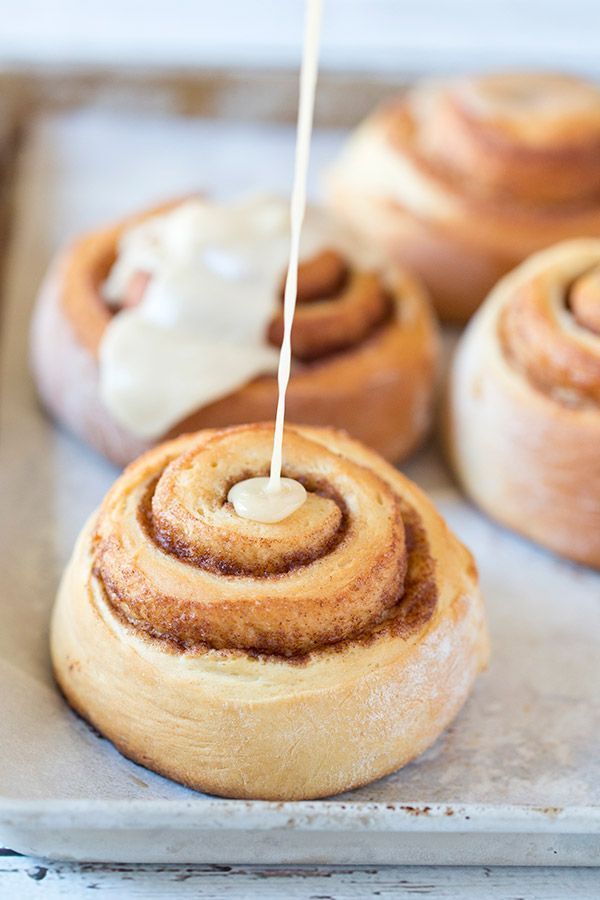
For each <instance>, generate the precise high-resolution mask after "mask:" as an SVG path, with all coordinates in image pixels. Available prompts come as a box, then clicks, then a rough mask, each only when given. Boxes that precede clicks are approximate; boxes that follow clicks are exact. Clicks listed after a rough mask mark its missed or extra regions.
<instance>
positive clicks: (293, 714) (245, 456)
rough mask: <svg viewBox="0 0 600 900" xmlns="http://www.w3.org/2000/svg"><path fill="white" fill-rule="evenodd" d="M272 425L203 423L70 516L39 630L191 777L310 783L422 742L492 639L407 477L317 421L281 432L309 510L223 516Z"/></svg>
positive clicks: (389, 759) (447, 716)
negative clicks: (94, 504) (273, 519)
mask: <svg viewBox="0 0 600 900" xmlns="http://www.w3.org/2000/svg"><path fill="white" fill-rule="evenodd" d="M272 439H273V429H272V426H270V425H260V424H258V425H250V426H241V427H237V428H229V429H225V430H220V431H219V430H214V431H203V432H199V433H197V434H192V435H186V436H183V437H179V438H177V439H175V440H173V441H171V442H167V443H165V444H163V445H161V446H159V447H156V448H154V449H153V450H150V451H149V452H148V453H146V454H145V455H144V456H142V457H141V458H140V459H139V460H137V461H136V462H135V463H133V464H132V465H130V466H129V467H128V468H127V469H126V470H125V472H124V473H123V474H122V475H121V477H120V478H119V479H118V480H117V482H116V483H115V485H114V487H113V488H112V490H111V491H110V492H109V494H108V495H107V497H106V499H105V501H104V503H103V504H102V506H101V508H100V510H99V512H96V513H95V514H94V515H93V516H92V517H91V519H90V520H89V522H88V524H87V525H86V527H85V528H84V530H83V532H82V534H81V536H80V538H79V541H78V543H77V546H76V549H75V551H74V554H73V557H72V559H71V562H70V563H69V566H68V569H67V570H66V572H65V575H64V578H63V581H62V585H61V587H60V591H59V595H58V599H57V602H56V606H55V609H54V614H53V619H52V629H51V632H52V633H51V641H52V658H53V664H54V669H55V672H56V677H57V679H58V682H59V684H60V686H61V688H62V690H63V692H64V694H65V696H66V698H67V700H68V701H69V703H70V704H71V706H72V707H73V708H74V709H75V710H77V711H78V712H79V713H80V714H81V715H83V716H84V717H85V718H86V719H88V720H89V721H90V722H92V723H93V724H94V725H95V727H96V728H98V729H99V730H100V731H101V732H102V733H103V734H104V735H106V736H107V737H108V738H109V739H110V740H112V741H113V742H114V744H115V745H116V746H117V747H118V748H119V750H121V752H122V753H124V754H125V755H126V756H128V757H130V758H131V759H133V760H136V761H137V762H138V763H141V764H142V765H145V766H147V767H148V768H150V769H153V770H155V771H157V772H160V773H162V774H164V775H166V776H168V777H170V778H173V779H175V780H177V781H180V782H183V783H184V784H187V785H189V786H191V787H193V788H196V789H199V790H204V791H209V792H211V793H216V794H221V795H225V796H232V797H253V798H263V799H281V800H286V799H302V798H311V797H319V796H325V795H329V794H335V793H337V792H339V791H343V790H346V789H349V788H353V787H356V786H358V785H361V784H365V783H367V782H369V781H371V780H373V779H376V778H379V777H381V776H383V775H385V774H387V773H389V772H391V771H393V770H395V769H397V768H398V767H399V766H402V765H404V764H405V763H406V762H408V761H409V760H410V759H412V758H413V757H415V756H416V755H418V754H419V753H421V752H422V751H423V750H424V749H425V748H426V747H427V746H428V745H429V744H431V743H432V742H433V741H434V740H435V738H436V737H437V736H438V735H439V734H440V732H441V731H442V730H443V729H444V728H445V727H446V726H447V725H448V723H449V722H450V721H451V720H452V719H453V718H454V716H455V715H456V714H457V712H458V710H459V709H460V707H461V706H462V704H463V703H464V701H465V699H466V697H467V695H468V693H469V691H470V689H471V687H472V684H473V682H474V680H475V677H476V675H477V673H478V672H479V671H480V670H481V668H482V667H483V666H484V665H485V663H486V660H487V654H488V644H487V634H486V628H485V622H484V612H483V606H482V600H481V597H480V594H479V589H478V584H477V573H476V569H475V565H474V563H473V560H472V558H471V556H470V554H469V553H468V551H467V550H466V549H465V548H464V547H463V546H462V545H461V544H460V542H459V541H458V540H457V539H456V538H455V537H454V535H453V534H452V533H451V532H450V531H449V530H448V528H447V526H446V525H445V523H444V522H443V520H442V519H441V518H440V516H439V515H438V514H437V513H436V511H435V510H434V508H433V507H432V505H431V503H430V502H429V501H428V500H427V499H426V497H425V496H424V495H423V494H422V493H421V492H420V490H419V489H418V488H417V487H416V486H415V485H414V484H412V483H411V482H410V481H408V480H407V479H406V478H405V477H403V476H402V475H400V474H399V473H398V472H397V471H396V470H395V469H394V468H392V467H391V466H389V465H388V464H387V463H385V462H384V461H383V460H382V459H381V458H380V457H379V456H378V455H376V454H375V453H373V452H372V451H370V450H367V449H366V448H365V447H364V446H362V445H361V444H359V443H358V442H356V441H353V440H352V439H350V438H349V437H347V436H345V435H344V434H342V433H340V432H336V431H334V430H331V429H317V428H308V427H294V428H289V429H288V430H287V431H286V436H285V441H284V457H283V473H284V475H286V476H289V477H293V478H295V479H297V480H299V481H301V482H302V484H303V485H304V486H305V488H306V490H307V500H306V502H305V504H304V505H303V506H302V507H301V508H300V509H299V510H297V511H296V512H295V513H293V514H292V515H291V516H290V517H289V518H287V519H285V520H283V521H282V522H278V523H276V524H260V523H257V522H253V521H249V520H247V519H243V518H240V517H238V516H237V514H236V513H235V511H234V509H233V507H232V506H231V504H230V503H229V502H228V500H227V497H228V492H229V490H230V488H231V486H232V485H233V484H234V483H237V482H239V481H240V480H241V479H244V478H246V477H248V476H249V475H252V476H254V475H264V474H266V473H267V472H268V468H269V461H270V455H271V447H272Z"/></svg>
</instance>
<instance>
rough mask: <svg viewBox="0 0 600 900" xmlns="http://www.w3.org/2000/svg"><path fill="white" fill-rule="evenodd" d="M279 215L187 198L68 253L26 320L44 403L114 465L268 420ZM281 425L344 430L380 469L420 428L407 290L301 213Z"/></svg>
mask: <svg viewBox="0 0 600 900" xmlns="http://www.w3.org/2000/svg"><path fill="white" fill-rule="evenodd" d="M288 251H289V246H288V209H287V204H286V203H285V202H284V201H283V200H279V199H277V198H273V197H257V198H254V199H251V200H246V201H239V202H236V203H232V204H229V205H226V204H220V203H210V202H208V201H204V200H200V199H197V198H196V199H188V200H186V201H181V202H178V203H174V204H172V205H170V206H168V207H166V208H163V209H162V210H154V211H153V212H151V213H147V214H144V215H142V216H140V217H138V218H137V219H133V220H131V219H130V220H127V221H126V222H123V223H120V224H119V225H117V226H116V227H114V228H110V229H106V230H103V231H99V232H95V233H93V234H91V235H88V236H86V237H83V238H81V239H80V240H79V241H77V242H75V244H73V245H72V246H71V247H70V248H69V249H68V250H67V251H66V252H65V253H63V255H62V256H61V258H60V259H59V260H58V261H57V262H56V263H55V264H54V266H53V268H52V270H51V272H50V274H49V276H48V278H47V279H46V282H45V285H44V286H43V288H42V291H41V294H40V297H39V300H38V306H37V310H36V313H35V317H34V324H33V342H32V347H33V365H34V372H35V374H36V378H37V383H38V387H39V390H40V394H41V396H42V398H43V401H44V403H45V405H46V406H47V407H48V409H49V410H50V411H51V412H52V413H53V414H54V415H55V416H56V418H57V419H58V420H59V421H61V422H63V423H64V424H66V425H67V426H68V427H69V428H70V429H72V430H73V431H74V432H75V433H76V434H78V435H80V436H81V437H82V438H83V439H84V440H86V441H87V442H89V443H90V444H92V445H93V446H94V447H96V448H97V449H98V450H100V451H101V452H102V453H104V454H105V455H107V456H108V457H109V458H110V459H112V460H113V461H114V462H116V463H118V464H122V463H126V462H128V461H130V460H131V459H132V458H134V457H135V456H137V455H138V454H139V453H140V452H142V451H143V450H145V449H147V448H148V447H150V446H152V445H154V444H155V443H157V442H158V441H160V440H161V439H163V438H165V437H174V436H176V435H177V434H179V433H182V432H186V431H191V430H196V429H199V428H205V427H221V426H225V425H229V424H242V423H244V422H252V421H262V420H265V419H270V418H271V417H272V416H273V414H274V410H275V407H276V403H277V381H276V377H275V373H276V370H277V361H278V348H279V343H280V340H281V334H282V324H283V316H282V292H283V276H284V273H285V267H286V264H287V254H288ZM292 349H293V370H292V378H291V383H290V386H289V390H288V409H289V417H290V419H291V420H295V421H300V422H307V423H310V424H324V425H333V426H336V427H342V428H345V429H347V430H348V431H349V432H350V433H352V434H353V435H355V436H357V437H359V438H361V439H362V440H364V441H365V442H366V443H368V444H370V445H371V446H373V447H374V448H376V449H377V450H378V451H380V452H381V453H383V454H384V455H385V456H386V457H388V458H389V459H399V458H401V457H404V456H405V455H406V454H408V453H409V452H410V451H411V450H412V449H413V448H414V447H415V446H416V445H417V444H418V443H419V441H420V440H421V438H422V437H423V436H424V434H425V432H426V431H427V429H428V426H429V423H430V418H431V400H432V392H433V384H434V379H435V370H436V361H437V355H438V345H437V332H436V326H435V323H434V320H433V318H432V313H431V311H430V308H429V304H428V300H427V297H426V296H425V293H424V290H423V289H422V287H421V286H420V284H419V283H418V282H417V281H416V280H415V279H414V278H412V277H411V276H410V275H408V274H407V273H406V272H404V271H401V270H399V269H394V268H390V267H389V265H382V264H381V263H380V261H379V260H378V259H377V257H376V256H375V255H374V254H373V252H372V251H371V250H370V249H369V248H368V246H367V245H366V244H365V242H364V241H363V240H361V239H357V237H356V236H355V235H354V234H353V233H351V232H349V231H348V230H347V229H346V228H345V227H343V226H338V225H337V224H335V223H334V222H333V220H332V219H330V218H329V217H328V216H327V215H325V213H323V212H322V211H319V210H318V209H312V210H309V211H308V214H307V218H306V224H305V228H304V237H303V247H302V260H301V266H300V272H299V296H298V306H297V314H296V318H295V324H294V332H293V347H292Z"/></svg>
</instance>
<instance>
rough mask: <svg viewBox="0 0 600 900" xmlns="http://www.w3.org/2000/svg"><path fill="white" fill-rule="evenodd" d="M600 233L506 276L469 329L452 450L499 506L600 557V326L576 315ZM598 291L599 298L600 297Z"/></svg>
mask: <svg viewBox="0 0 600 900" xmlns="http://www.w3.org/2000/svg"><path fill="white" fill-rule="evenodd" d="M599 266H600V241H598V240H591V239H590V240H580V241H571V242H567V243H565V244H561V245H557V246H556V247H552V248H550V249H549V250H546V251H543V252H542V253H539V254H537V255H535V256H533V257H532V258H531V259H530V260H528V261H526V262H525V263H523V264H522V265H521V266H520V267H519V268H517V269H516V270H515V271H514V272H512V273H511V274H510V275H508V276H507V277H506V278H505V279H503V280H502V281H501V282H500V283H499V284H498V285H497V286H496V288H495V289H494V291H493V292H492V293H491V295H490V296H489V298H488V299H487V300H486V302H485V304H484V305H483V307H482V309H481V310H480V312H479V313H478V314H477V316H476V317H475V319H474V320H473V322H472V323H471V325H470V326H469V328H468V330H467V333H466V334H465V336H464V338H463V340H462V342H461V344H460V345H459V349H458V352H457V354H456V358H455V361H454V364H453V369H452V373H451V380H450V386H449V393H448V402H447V423H446V424H447V442H448V451H449V454H450V458H451V461H452V463H453V466H454V468H455V471H456V472H457V474H458V477H459V479H460V481H461V483H462V484H463V486H464V487H465V489H466V491H467V493H468V494H469V495H470V496H471V497H472V498H473V499H474V500H475V501H476V502H477V503H479V505H480V506H482V507H483V508H484V509H485V510H486V511H487V512H488V513H490V514H491V515H492V516H493V517H494V518H497V519H499V520H500V521H501V522H503V523H505V524H507V525H508V526H509V527H511V528H513V529H514V530H515V531H518V532H520V533H522V534H524V535H526V536H527V537H530V538H532V539H533V540H535V541H537V542H538V543H540V544H542V545H544V546H546V547H549V548H550V549H552V550H554V551H555V552H557V553H560V554H562V555H563V556H566V557H568V558H570V559H574V560H576V561H578V562H582V563H585V564H587V565H590V566H594V567H596V568H600V455H599V454H598V447H600V405H599V401H600V335H598V334H597V333H596V332H595V331H594V330H593V329H590V328H588V327H587V326H586V324H585V323H583V324H582V323H581V322H578V321H577V318H576V317H575V316H574V315H573V312H572V310H571V306H572V302H573V301H572V299H571V298H572V296H573V291H574V288H576V287H577V286H579V287H580V290H581V292H583V294H584V295H586V296H587V298H588V301H589V300H590V297H593V296H594V295H593V291H592V288H591V287H590V282H589V279H592V281H594V282H595V278H596V273H597V271H598V267H599ZM590 302H591V301H590Z"/></svg>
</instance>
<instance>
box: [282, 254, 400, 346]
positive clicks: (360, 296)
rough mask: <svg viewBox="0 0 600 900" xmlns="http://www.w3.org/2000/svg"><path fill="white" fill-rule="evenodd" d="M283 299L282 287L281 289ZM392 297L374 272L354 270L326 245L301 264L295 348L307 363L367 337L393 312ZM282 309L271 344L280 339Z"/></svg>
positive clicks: (341, 256)
mask: <svg viewBox="0 0 600 900" xmlns="http://www.w3.org/2000/svg"><path fill="white" fill-rule="evenodd" d="M280 293H281V297H282V298H283V289H282V290H281V292H280ZM392 306H393V304H392V301H391V299H390V296H389V293H388V291H387V289H386V287H385V285H384V284H383V281H382V278H381V277H380V276H379V275H378V274H377V273H375V272H366V271H359V270H355V269H353V268H352V267H351V266H350V264H349V263H348V262H347V261H346V260H345V259H344V257H343V255H342V254H341V253H339V252H338V251H336V250H331V249H325V250H323V251H322V252H321V253H318V254H317V255H316V256H314V257H313V258H312V259H309V260H306V261H305V262H303V263H302V264H301V265H300V266H299V269H298V298H297V307H296V314H295V318H294V329H293V332H292V353H293V355H294V357H295V358H296V359H299V360H301V361H303V362H310V361H311V360H316V359H319V358H320V357H323V356H326V355H328V354H330V353H336V352H339V351H342V350H347V349H349V348H350V347H353V346H355V345H356V344H358V343H360V342H361V341H362V340H364V339H365V338H367V337H368V336H369V335H370V334H371V333H372V332H373V331H374V330H375V328H377V326H379V325H381V324H383V322H384V321H386V319H387V318H388V317H389V316H390V315H391V313H392ZM282 337H283V309H281V310H280V311H279V312H278V313H277V314H276V315H275V316H274V317H273V320H272V321H271V324H270V326H269V329H268V338H269V341H270V343H272V344H274V345H275V346H277V347H278V346H279V345H280V344H281V339H282Z"/></svg>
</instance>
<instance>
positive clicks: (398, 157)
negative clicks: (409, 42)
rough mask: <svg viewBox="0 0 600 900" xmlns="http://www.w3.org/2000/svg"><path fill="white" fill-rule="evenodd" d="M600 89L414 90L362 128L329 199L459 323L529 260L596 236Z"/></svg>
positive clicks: (446, 85) (493, 86) (523, 78)
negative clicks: (560, 244)
mask: <svg viewBox="0 0 600 900" xmlns="http://www.w3.org/2000/svg"><path fill="white" fill-rule="evenodd" d="M599 198H600V90H598V87H597V86H596V85H594V84H591V83H588V82H585V81H582V80H580V79H577V78H573V77H569V76H563V75H550V74H537V73H505V74H496V75H488V76H480V77H470V78H459V79H452V80H446V81H435V82H422V83H421V84H418V85H416V86H415V87H414V88H412V89H411V90H409V91H407V93H406V94H405V95H404V96H403V97H401V98H399V99H398V100H397V101H396V102H393V103H390V104H388V105H387V106H385V107H384V108H382V109H380V110H377V111H376V112H375V113H374V114H373V115H372V116H371V117H370V118H369V119H367V120H366V122H365V123H364V124H363V125H362V126H361V127H360V128H359V129H358V131H357V132H356V134H355V135H354V136H353V137H352V138H351V140H350V142H349V144H348V145H347V147H346V149H345V151H344V152H343V154H342V156H341V157H340V159H339V161H338V163H337V165H336V166H335V167H334V169H333V171H332V175H331V180H330V199H331V202H332V204H333V205H334V207H335V208H336V209H337V210H338V212H340V213H341V214H342V215H343V216H344V217H345V218H346V219H347V220H348V221H349V222H350V223H351V224H352V225H353V226H354V227H355V228H357V229H358V230H361V231H362V232H363V233H364V234H365V235H369V236H370V239H371V240H377V241H379V242H380V243H381V245H382V246H383V248H384V249H385V250H386V251H387V252H388V253H389V255H390V256H391V257H392V258H393V259H395V260H397V261H398V262H400V261H402V263H403V264H405V265H408V266H410V267H412V268H413V269H414V270H415V271H416V272H418V273H419V274H420V275H421V276H422V277H423V278H424V280H425V282H426V283H427V285H428V287H429V288H430V290H431V291H432V293H433V295H434V301H435V302H436V305H437V307H438V309H439V311H440V313H441V315H442V317H443V318H448V319H453V320H464V319H466V318H468V315H469V314H470V313H471V312H472V311H473V310H474V309H475V308H476V306H477V305H478V304H479V303H480V302H481V301H482V300H483V299H484V297H485V295H486V294H487V293H488V292H489V290H490V289H491V288H492V287H493V284H494V283H495V282H496V281H497V280H498V278H499V277H501V276H502V275H503V274H505V273H506V272H508V271H509V270H510V269H512V268H513V267H514V266H515V265H516V264H517V263H519V262H521V261H522V260H523V259H524V258H525V257H527V256H528V255H530V254H531V253H534V252H536V251H538V250H541V249H543V248H544V247H547V246H550V245H552V244H554V243H557V242H559V241H562V240H567V239H571V238H575V237H581V236H596V235H597V234H599V233H600V199H599Z"/></svg>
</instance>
